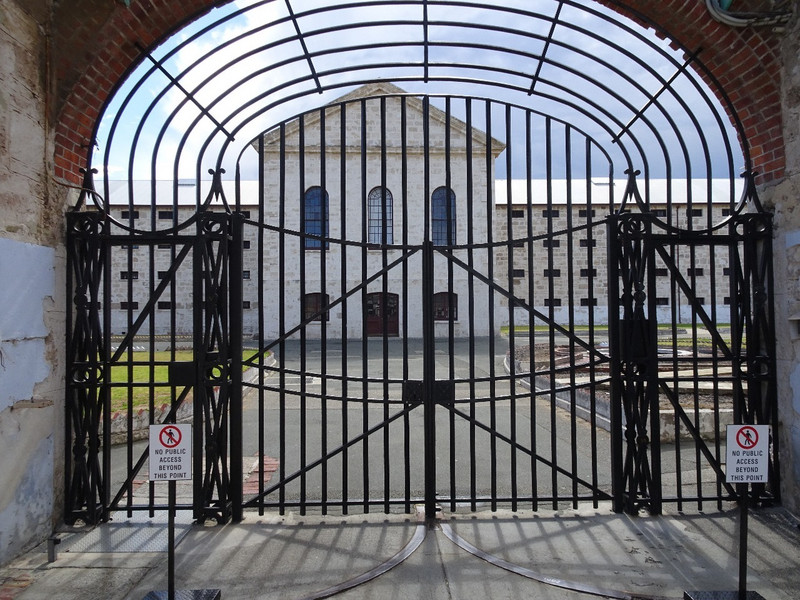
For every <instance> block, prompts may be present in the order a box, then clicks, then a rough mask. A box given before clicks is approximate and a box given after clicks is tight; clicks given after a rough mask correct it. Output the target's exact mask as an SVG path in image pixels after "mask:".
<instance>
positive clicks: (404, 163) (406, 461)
mask: <svg viewBox="0 0 800 600" xmlns="http://www.w3.org/2000/svg"><path fill="white" fill-rule="evenodd" d="M400 146H401V150H400V153H401V154H400V173H401V182H400V185H401V187H402V190H401V196H402V222H401V224H400V225H401V231H402V232H403V249H407V248H408V243H409V239H408V232H409V229H410V228H409V227H408V224H409V221H408V189H409V185H408V174H409V172H408V99H407V98H406V97H405V96H401V98H400ZM408 280H409V268H408V260H404V261H403V290H402V295H403V300H402V302H403V381H404V382H405V381H408V380H409V351H408V330H409V329H408V325H409V322H408V321H409V318H408V314H409V311H408V300H409V293H408ZM406 408H407V407H406ZM403 465H404V472H403V479H404V482H405V488H404V498H405V511H406V513H410V512H411V420H410V415H409V412H408V411H405V413H404V414H403Z"/></svg>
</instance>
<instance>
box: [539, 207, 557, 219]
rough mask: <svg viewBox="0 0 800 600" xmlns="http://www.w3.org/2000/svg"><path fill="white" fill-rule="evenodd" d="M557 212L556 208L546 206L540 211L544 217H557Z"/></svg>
mask: <svg viewBox="0 0 800 600" xmlns="http://www.w3.org/2000/svg"><path fill="white" fill-rule="evenodd" d="M559 214H560V213H559V211H558V209H557V208H546V209H544V210H543V211H542V217H543V218H545V219H557V218H558V215H559Z"/></svg>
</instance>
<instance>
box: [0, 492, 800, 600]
mask: <svg viewBox="0 0 800 600" xmlns="http://www.w3.org/2000/svg"><path fill="white" fill-rule="evenodd" d="M738 515H739V512H738V510H736V509H735V508H734V507H731V508H730V509H729V510H726V511H721V512H717V513H710V514H692V515H690V514H673V515H666V516H661V517H649V516H639V517H630V516H626V515H617V514H614V513H612V512H611V511H610V510H609V507H607V506H601V507H599V508H598V509H594V508H583V509H579V510H571V509H570V510H564V511H539V512H536V513H533V512H527V511H523V512H517V513H511V512H503V511H500V512H495V513H489V512H484V513H476V514H458V515H453V514H447V513H444V514H442V516H441V518H440V519H439V520H438V521H437V522H435V523H434V524H432V525H431V526H428V525H426V524H425V522H424V520H420V519H419V518H418V517H417V516H415V515H397V514H393V515H383V514H369V515H357V516H347V517H342V516H321V515H311V516H309V515H306V516H302V517H301V516H300V515H298V514H287V515H285V516H279V515H277V514H275V515H271V514H265V515H263V516H259V515H258V514H257V513H255V512H247V513H246V516H245V519H244V521H243V522H242V523H239V524H228V525H222V526H219V525H217V526H203V525H193V524H191V523H189V522H188V521H187V518H186V517H185V516H180V515H179V517H178V522H177V525H176V538H177V540H178V541H177V544H176V550H175V555H176V567H175V581H176V589H177V590H190V589H219V590H220V592H221V597H222V598H224V599H226V600H230V599H242V600H245V599H253V598H264V599H270V598H275V599H278V598H280V599H282V600H288V599H306V598H309V599H310V598H322V597H328V596H329V595H331V594H333V595H335V596H336V597H337V598H342V599H343V600H348V599H349V600H356V599H359V600H360V599H368V598H369V599H372V598H375V599H378V598H379V599H382V600H383V599H392V598H396V599H402V598H414V599H426V598H431V599H434V598H435V599H459V600H472V599H476V600H477V599H484V598H492V599H493V600H498V599H505V598H508V599H512V598H513V599H518V598H536V599H542V600H550V599H553V600H555V599H575V600H577V599H581V598H592V597H610V598H676V599H679V598H682V597H683V592H684V591H686V590H706V591H732V590H736V589H738V555H737V552H738V540H739V538H738V519H739V516H738ZM749 524H750V526H749V529H748V531H749V552H748V565H749V571H748V589H749V590H754V591H756V592H758V593H759V594H760V595H761V596H762V597H763V598H766V599H769V600H790V599H797V598H800V552H798V549H800V530H798V525H797V521H796V520H795V519H794V518H793V517H792V516H791V515H789V514H787V513H786V512H785V511H784V510H783V509H779V508H778V509H760V510H757V511H755V512H752V513H751V518H750V519H749ZM59 537H60V538H61V543H60V544H59V545H58V546H56V549H57V556H56V560H55V561H54V562H48V554H47V546H46V544H43V545H42V546H40V547H39V548H36V549H35V550H33V551H31V552H30V553H28V554H27V555H25V556H23V557H21V558H19V559H18V560H16V561H14V562H13V563H12V564H10V565H8V566H7V567H5V568H3V569H2V570H0V582H2V583H1V584H0V599H3V600H6V599H12V598H13V599H14V600H39V599H41V600H54V599H58V600H73V599H74V600H79V599H80V600H94V599H98V600H100V599H103V600H116V599H120V600H121V599H129V598H130V599H142V598H144V597H145V596H146V595H147V594H148V592H150V591H153V590H166V589H167V584H168V581H167V577H168V573H167V556H168V555H167V549H168V548H167V539H168V538H167V527H166V515H165V514H164V513H157V514H156V516H155V517H154V518H153V519H149V518H147V517H146V516H145V515H141V516H137V517H135V518H134V519H131V520H127V519H124V518H122V517H119V519H118V520H115V521H113V522H111V523H108V524H105V525H102V526H99V527H97V528H92V529H88V530H86V531H75V532H72V533H61V534H59ZM370 577H374V578H372V579H370ZM359 582H360V585H355V584H356V583H359ZM351 586H352V587H351ZM337 592H338V593H337Z"/></svg>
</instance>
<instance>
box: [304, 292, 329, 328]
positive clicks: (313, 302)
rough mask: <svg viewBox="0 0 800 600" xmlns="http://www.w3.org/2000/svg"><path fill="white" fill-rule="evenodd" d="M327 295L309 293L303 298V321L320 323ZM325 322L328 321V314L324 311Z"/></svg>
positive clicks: (326, 304) (327, 299)
mask: <svg viewBox="0 0 800 600" xmlns="http://www.w3.org/2000/svg"><path fill="white" fill-rule="evenodd" d="M328 302H329V298H328V294H322V293H320V292H311V293H309V294H306V295H305V297H304V298H303V320H304V321H308V320H313V321H322V315H323V310H325V308H326V307H327V306H328ZM324 315H325V320H326V321H330V320H331V315H330V312H329V311H327V310H325V312H324Z"/></svg>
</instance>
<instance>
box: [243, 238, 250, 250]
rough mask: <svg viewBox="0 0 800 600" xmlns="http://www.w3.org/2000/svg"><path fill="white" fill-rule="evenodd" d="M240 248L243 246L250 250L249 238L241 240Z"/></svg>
mask: <svg viewBox="0 0 800 600" xmlns="http://www.w3.org/2000/svg"><path fill="white" fill-rule="evenodd" d="M242 248H244V249H245V250H250V240H244V241H243V242H242Z"/></svg>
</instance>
